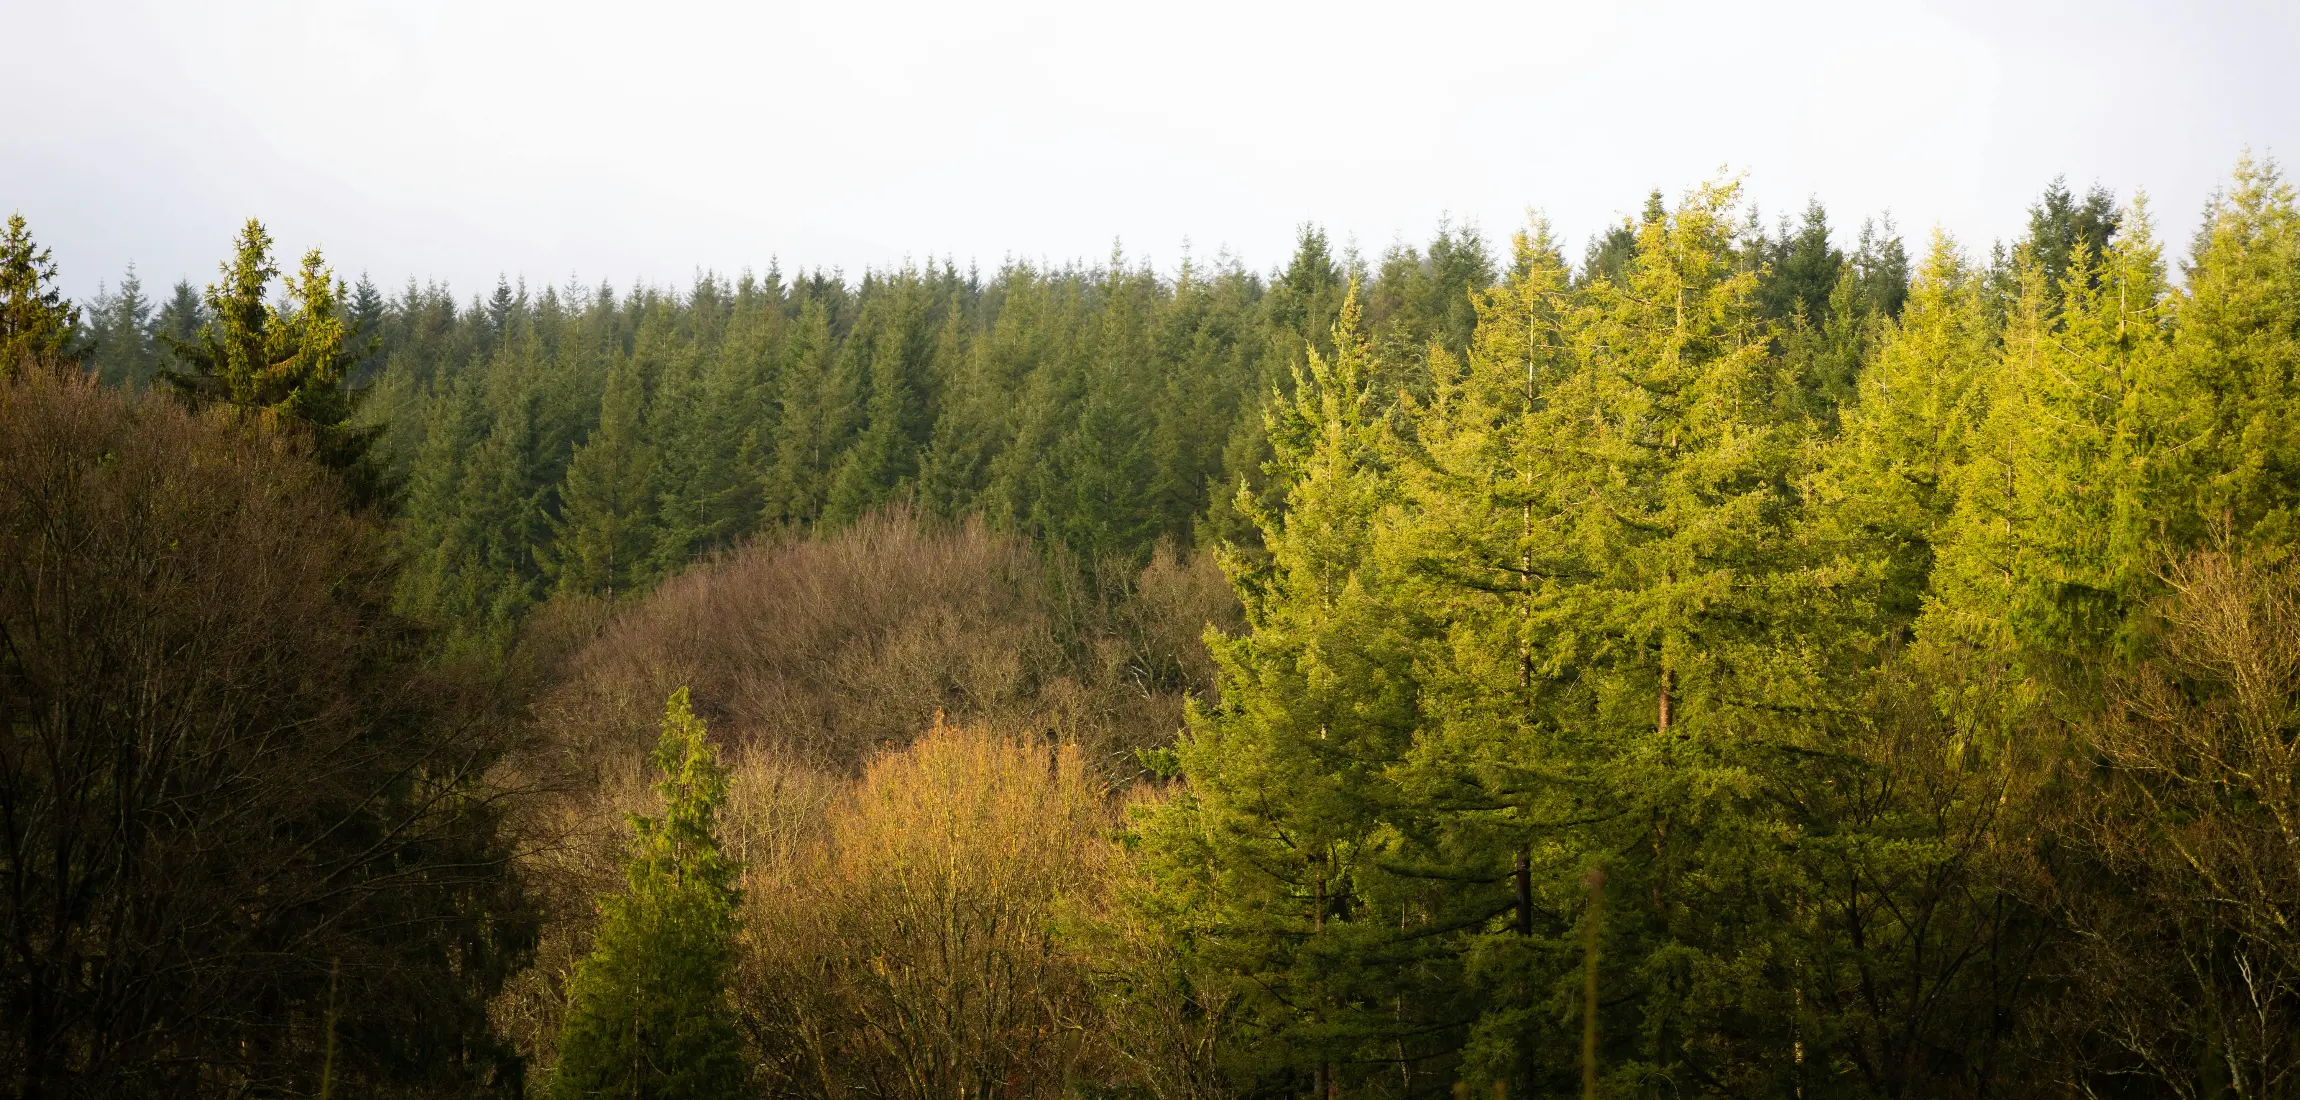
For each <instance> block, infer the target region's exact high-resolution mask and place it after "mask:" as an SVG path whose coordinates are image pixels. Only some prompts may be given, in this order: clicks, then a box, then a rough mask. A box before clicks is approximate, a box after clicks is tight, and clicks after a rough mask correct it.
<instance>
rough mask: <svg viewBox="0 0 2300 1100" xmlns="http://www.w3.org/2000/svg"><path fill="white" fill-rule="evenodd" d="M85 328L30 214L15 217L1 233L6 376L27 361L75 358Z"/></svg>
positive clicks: (0, 328)
mask: <svg viewBox="0 0 2300 1100" xmlns="http://www.w3.org/2000/svg"><path fill="white" fill-rule="evenodd" d="M79 327H80V307H78V306H75V305H73V304H71V303H70V302H67V301H65V300H64V292H63V291H61V290H58V289H56V262H55V261H54V260H52V259H50V258H49V255H48V250H47V249H45V248H41V247H39V246H38V245H37V244H35V243H33V241H32V233H31V230H30V229H28V228H26V227H25V224H24V215H22V214H11V215H9V216H8V229H7V233H6V235H5V236H0V378H6V377H7V376H8V375H9V374H11V373H14V372H15V371H16V370H17V369H18V368H20V367H21V366H23V365H24V364H26V363H63V362H68V361H70V360H71V359H72V358H73V349H72V336H73V333H75V332H77V331H78V330H79Z"/></svg>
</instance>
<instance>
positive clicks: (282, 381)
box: [162, 218, 385, 502]
mask: <svg viewBox="0 0 2300 1100" xmlns="http://www.w3.org/2000/svg"><path fill="white" fill-rule="evenodd" d="M271 249H272V239H271V234H270V233H268V232H266V231H265V230H264V227H263V223H262V222H260V221H257V220H256V219H254V218H249V219H248V222H247V225H245V226H244V227H242V228H241V230H240V235H239V237H238V239H237V240H236V241H235V242H234V251H233V257H232V259H231V260H230V261H228V262H226V263H225V264H223V265H222V273H223V277H224V278H223V282H222V283H220V284H210V285H209V286H208V291H207V312H208V314H209V318H210V319H209V321H208V323H207V324H205V325H203V326H201V328H200V331H199V333H198V334H197V335H196V336H195V337H194V338H193V339H192V340H189V341H183V342H178V341H175V340H173V339H170V338H167V337H163V340H164V341H165V342H167V343H168V345H169V347H170V349H171V350H172V351H173V352H174V353H175V356H176V358H177V359H178V360H179V361H180V362H182V363H183V364H185V365H186V366H187V367H188V368H190V369H189V370H184V371H168V372H165V373H164V374H163V375H162V377H163V378H165V379H166V380H167V381H168V382H169V383H170V384H171V385H173V386H175V387H176V389H177V390H178V392H180V393H182V394H183V395H184V396H186V397H187V398H189V399H191V400H195V401H220V402H224V403H227V404H230V405H232V406H235V407H237V408H241V409H245V410H249V411H251V412H254V413H256V414H257V415H259V416H261V417H263V418H264V419H265V420H266V421H267V422H269V423H273V424H280V425H284V426H292V427H294V428H296V429H297V430H302V431H307V432H309V433H310V435H311V438H312V440H313V442H314V444H315V446H316V448H317V451H318V454H319V457H320V460H321V461H322V462H323V463H325V464H326V465H328V466H329V467H330V468H332V469H335V470H337V471H339V472H342V473H343V474H344V475H345V477H346V479H347V481H349V482H350V484H351V487H352V489H353V493H354V498H355V499H356V500H360V501H362V502H371V501H375V500H377V499H379V498H380V497H381V495H382V494H383V492H384V490H385V487H384V485H383V483H382V481H381V479H380V477H379V476H378V472H377V471H376V470H375V469H374V468H373V467H372V466H370V465H369V464H368V463H367V462H366V461H365V459H366V455H367V451H368V448H369V447H370V446H371V445H372V443H373V442H374V438H375V432H374V431H372V430H369V429H364V428H360V427H356V426H354V425H353V424H352V422H351V421H352V414H353V413H354V412H355V411H356V410H357V408H358V405H359V397H360V395H359V393H358V392H357V391H354V390H352V389H350V388H349V385H348V383H349V380H350V379H349V372H350V368H351V365H352V364H353V363H354V362H356V361H357V360H358V359H359V358H360V356H361V355H362V354H363V352H362V351H360V350H356V349H349V348H347V346H346V335H347V333H346V331H345V328H344V318H343V295H344V287H343V285H342V284H341V283H340V282H338V281H337V280H336V278H335V273H334V272H333V271H332V270H331V269H329V268H328V266H327V261H326V259H325V258H324V257H322V256H321V255H320V251H319V249H317V248H314V249H312V250H310V251H309V252H306V253H305V254H304V257H303V260H302V262H301V263H299V264H298V265H297V267H296V270H295V271H293V272H291V273H289V275H288V277H287V286H286V291H287V303H286V306H285V308H280V307H275V306H274V305H273V304H272V303H271V302H270V300H269V299H268V297H267V295H268V292H269V289H270V286H271V282H272V280H273V279H274V278H277V277H278V276H279V274H280V271H279V268H278V267H277V266H275V265H274V263H273V261H272V255H271Z"/></svg>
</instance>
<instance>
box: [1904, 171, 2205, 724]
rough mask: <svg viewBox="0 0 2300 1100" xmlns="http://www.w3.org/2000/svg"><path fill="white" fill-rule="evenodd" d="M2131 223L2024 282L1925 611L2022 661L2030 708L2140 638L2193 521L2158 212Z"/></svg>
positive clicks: (1938, 623) (1962, 636) (1937, 623)
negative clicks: (2172, 532) (2137, 620)
mask: <svg viewBox="0 0 2300 1100" xmlns="http://www.w3.org/2000/svg"><path fill="white" fill-rule="evenodd" d="M2117 220H2118V224H2119V230H2118V233H2117V235H2116V236H2115V237H2114V238H2111V239H2110V241H2109V243H2108V247H2107V249H2106V250H2105V251H2104V252H2102V253H2100V254H2099V255H2097V256H2096V255H2095V254H2094V253H2093V252H2092V250H2091V246H2090V245H2089V244H2088V243H2084V242H2082V241H2080V242H2078V243H2077V244H2076V245H2075V247H2074V248H2073V250H2072V252H2071V254H2070V258H2069V261H2068V268H2067V270H2066V273H2065V275H2064V277H2063V278H2062V279H2061V280H2060V282H2059V283H2057V284H2054V283H2051V282H2048V275H2049V273H2050V272H2049V268H2048V266H2047V265H2046V263H2045V262H2043V261H2042V260H2041V259H2032V260H2030V261H2029V262H2027V263H2025V264H2024V266H2023V267H2022V268H2021V273H2020V275H2021V278H2020V285H2021V296H2020V297H2019V299H2018V300H2017V301H2016V302H2015V303H2014V304H2013V306H2012V312H2011V316H2010V317H2009V318H2008V320H2007V322H2006V326H2005V332H2004V344H2003V351H2002V361H2001V365H2000V367H1999V369H1998V370H1997V371H1996V372H1995V375H1994V377H1993V379H1992V383H1993V390H1994V392H1992V393H1990V394H1989V395H1988V396H1987V401H1988V418H1987V420H1986V421H1985V422H1983V423H1982V424H1980V425H1978V427H1977V429H1976V431H1975V432H1974V433H1973V436H1972V444H1971V446H1972V458H1971V461H1969V462H1967V463H1966V464H1965V466H1964V467H1963V468H1962V469H1961V470H1959V471H1958V474H1957V487H1956V492H1957V497H1956V510H1955V513H1954V515H1953V517H1952V519H1951V521H1950V523H1949V525H1948V526H1947V528H1946V530H1945V532H1944V537H1943V539H1942V540H1941V544H1940V546H1939V548H1938V549H1939V562H1940V566H1939V568H1938V569H1937V570H1936V572H1935V578H1936V579H1935V586H1936V598H1935V599H1934V600H1933V602H1932V603H1931V605H1930V606H1929V607H1928V609H1927V613H1926V619H1927V620H1928V623H1927V626H1926V627H1925V628H1924V629H1926V630H1927V631H1928V632H1929V633H1930V634H1931V635H1932V636H1933V637H1934V639H1935V640H1936V641H1937V642H1939V643H1941V644H1952V645H1958V646H1968V647H1973V648H1975V649H1977V650H1978V651H1979V652H1982V653H1988V654H1999V655H2003V656H2005V657H2008V658H2011V659H2014V660H2015V665H2016V667H2017V668H2018V669H2019V670H2020V671H2019V673H2018V675H2019V676H2020V677H2021V679H2020V683H2021V684H2023V685H2025V686H2024V689H2023V690H2024V692H2026V693H2027V694H2026V695H2025V698H2027V699H2029V700H2031V701H2034V700H2038V699H2041V698H2043V696H2042V695H2039V694H2036V693H2039V692H2049V691H2050V690H2051V688H2052V686H2053V683H2052V682H2053V681H2054V679H2055V678H2056V677H2058V676H2060V675H2063V674H2067V673H2071V672H2073V671H2075V668H2076V666H2077V665H2078V664H2081V663H2084V662H2086V661H2088V660H2089V659H2090V658H2091V657H2092V656H2093V655H2095V654H2097V653H2099V652H2100V651H2101V650H2102V648H2103V647H2106V646H2111V645H2115V644H2119V643H2120V642H2122V641H2127V640H2129V638H2128V637H2127V636H2126V635H2125V633H2124V631H2125V625H2126V620H2127V617H2128V615H2129V614H2130V612H2131V611H2132V610H2133V609H2134V608H2136V607H2137V606H2139V604H2140V602H2142V601H2145V600H2146V599H2147V598H2149V596H2150V595H2151V594H2152V593H2153V592H2154V591H2155V583H2156V582H2155V580H2154V577H2155V575H2156V572H2157V570H2158V568H2159V566H2160V565H2161V564H2162V555H2163V551H2164V549H2165V548H2166V545H2167V543H2166V537H2167V534H2168V532H2167V530H2166V526H2165V525H2167V524H2171V523H2175V522H2177V520H2178V517H2179V516H2181V515H2182V514H2184V513H2185V514H2188V515H2193V512H2191V511H2189V509H2188V508H2187V507H2186V504H2187V501H2186V500H2184V499H2183V497H2187V496H2188V494H2189V491H2190V490H2189V489H2187V488H2186V487H2184V486H2183V485H2182V484H2181V481H2182V480H2184V479H2183V478H2182V477H2181V476H2180V474H2179V466H2178V462H2177V456H2179V455H2180V453H2181V452H2183V451H2184V450H2186V449H2187V444H2186V443H2185V441H2184V440H2185V437H2187V436H2188V435H2189V434H2190V433H2191V432H2192V431H2193V430H2194V429H2188V428H2183V427H2182V426H2181V425H2180V419H2181V418H2180V416H2179V415H2178V413H2179V410H2180V407H2181V406H2182V405H2183V404H2184V403H2185V401H2186V400H2187V397H2186V394H2185V393H2184V390H2185V389H2186V385H2185V382H2184V381H2183V379H2182V378H2181V377H2180V376H2179V373H2178V371H2177V370H2176V369H2175V364H2174V363H2173V360H2172V356H2171V354H2170V336H2171V332H2170V329H2169V327H2168V324H2167V322H2168V320H2169V315H2168V311H2166V310H2165V309H2164V305H2165V301H2166V297H2167V294H2168V288H2167V286H2166V284H2165V280H2164V272H2163V264H2162V260H2161V257H2160V254H2159V252H2158V249H2157V246H2156V243H2155V241H2154V239H2153V238H2152V237H2151V236H2150V234H2149V227H2148V222H2147V218H2146V213H2145V210H2144V209H2143V208H2140V207H2137V206H2136V207H2133V208H2130V209H2128V210H2126V211H2125V212H2123V213H2122V214H2120V215H2119V216H2118V219H2117ZM2016 709H2017V708H2016Z"/></svg>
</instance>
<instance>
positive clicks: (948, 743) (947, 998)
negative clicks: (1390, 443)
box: [738, 721, 1113, 1100]
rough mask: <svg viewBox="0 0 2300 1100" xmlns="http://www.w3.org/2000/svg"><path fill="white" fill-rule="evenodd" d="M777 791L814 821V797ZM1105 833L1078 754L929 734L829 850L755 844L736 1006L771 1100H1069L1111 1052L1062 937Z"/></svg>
mask: <svg viewBox="0 0 2300 1100" xmlns="http://www.w3.org/2000/svg"><path fill="white" fill-rule="evenodd" d="M753 782H754V783H755V784H757V783H760V781H759V780H754V781H753ZM768 782H772V783H773V784H774V785H775V786H776V788H777V789H778V790H781V791H784V792H794V791H795V792H798V794H797V798H798V800H799V801H800V802H801V803H802V805H803V806H809V807H811V805H812V802H813V799H814V798H815V797H816V795H817V792H819V788H809V787H806V786H805V785H803V784H800V785H792V784H789V783H787V782H783V781H781V780H779V779H777V780H771V781H768ZM762 785H763V784H762ZM786 797H788V795H786ZM771 816H772V815H761V814H758V813H756V812H754V813H752V814H751V815H749V816H748V818H747V824H748V826H749V827H751V828H757V827H759V826H760V824H762V823H763V822H765V821H767V820H768V819H769V818H770V817H771ZM803 817H804V809H801V810H800V811H799V812H797V813H792V814H789V815H788V819H789V820H790V821H792V822H793V823H796V822H797V821H799V820H800V819H802V818H803ZM1112 822H1113V817H1112V812H1111V804H1110V802H1109V800H1108V798H1107V797H1106V789H1105V787H1104V785H1103V783H1102V782H1101V781H1099V780H1097V779H1096V778H1094V776H1093V775H1092V773H1091V771H1090V769H1089V768H1088V767H1087V765H1086V762H1085V760H1084V759H1083V757H1082V755H1081V754H1080V752H1079V751H1078V748H1077V746H1076V745H1075V744H1067V743H1065V744H1061V745H1052V744H1047V743H1045V742H1043V741H1041V740H1039V739H1038V738H1036V737H1032V736H1020V737H1017V736H1005V735H1000V734H996V733H991V732H988V731H985V730H981V729H965V728H959V727H954V726H950V725H946V724H944V723H942V722H939V721H938V722H936V723H935V725H934V726H933V728H932V730H931V731H930V732H929V733H928V734H927V735H926V736H924V737H922V738H920V739H919V740H918V741H917V742H916V743H914V744H912V745H911V746H910V747H909V748H907V749H904V750H900V751H895V752H890V753H887V754H884V755H882V756H879V757H878V758H876V759H875V760H873V761H872V762H871V763H870V765H869V767H868V769H867V770H866V771H865V773H864V776H863V778H862V780H861V781H860V782H859V783H856V784H854V785H853V786H852V787H851V788H850V789H849V790H847V791H845V792H843V793H842V794H841V795H840V796H839V797H838V798H837V799H836V800H835V801H834V802H833V803H832V804H831V805H830V806H829V812H828V814H827V818H826V819H825V825H824V827H823V829H822V830H821V831H820V833H819V834H817V835H815V836H814V837H812V838H807V837H805V836H804V833H803V827H802V828H798V829H792V830H789V831H787V832H778V831H777V830H775V829H773V828H769V829H767V830H766V834H767V835H765V836H761V837H754V838H751V839H750V840H748V841H747V843H748V844H749V845H750V846H751V849H752V850H753V851H754V852H755V853H757V854H758V855H760V856H764V857H766V858H763V859H760V860H758V861H757V862H755V863H754V864H753V865H752V867H751V869H750V872H749V875H748V876H747V878H746V880H745V887H744V889H745V911H744V937H745V944H744V946H745V949H744V952H743V958H744V964H743V978H742V982H741V989H740V990H739V993H738V998H739V1001H740V1003H741V1006H742V1008H743V1010H744V1012H745V1015H746V1019H747V1021H748V1023H749V1025H750V1027H751V1030H752V1032H753V1037H754V1039H755V1041H756V1043H757V1045H758V1049H759V1051H760V1053H761V1054H762V1056H763V1057H764V1059H765V1062H766V1065H767V1067H768V1071H769V1077H770V1080H771V1082H772V1084H773V1086H774V1088H775V1090H776V1091H780V1092H792V1093H799V1094H804V1095H809V1096H818V1097H825V1098H829V1097H846V1096H850V1095H851V1094H853V1093H858V1092H859V1093H862V1094H864V1095H867V1096H873V1097H890V1098H892V1097H903V1098H911V1100H929V1098H936V1100H939V1098H942V1097H951V1096H989V1095H1002V1096H1013V1097H1024V1096H1052V1095H1058V1094H1060V1093H1062V1092H1063V1091H1064V1090H1065V1088H1066V1087H1067V1086H1069V1085H1070V1084H1071V1083H1072V1082H1073V1080H1074V1078H1076V1077H1077V1076H1078V1075H1079V1073H1080V1071H1081V1069H1082V1068H1084V1067H1085V1066H1086V1065H1087V1063H1088V1062H1089V1061H1090V1060H1091V1059H1092V1058H1094V1057H1095V1055H1096V1052H1097V1051H1098V1050H1099V1048H1100V1044H1099V1041H1098V1039H1099V1028H1097V1027H1095V1026H1094V1018H1095V998H1094V990H1093V987H1092V983H1091V981H1090V975H1089V972H1088V969H1087V966H1086V964H1085V962H1084V960H1083V959H1081V958H1080V957H1079V956H1078V955H1077V954H1076V953H1075V952H1073V951H1072V950H1070V949H1069V948H1068V947H1066V946H1065V944H1064V942H1063V940H1062V938H1061V937H1060V936H1059V934H1058V932H1057V925H1058V919H1059V916H1060V914H1061V911H1062V908H1063V906H1064V905H1065V904H1066V903H1080V904H1084V905H1086V906H1088V907H1099V903H1100V900H1101V899H1100V895H1101V892H1102V891H1103V889H1104V885H1105V882H1106V879H1107V874H1106V865H1107V863H1108V857H1109V855H1110V854H1111V848H1110V845H1109V842H1108V841H1107V839H1106V838H1105V836H1104V833H1105V832H1106V831H1107V829H1108V828H1109V826H1110V825H1111V824H1112Z"/></svg>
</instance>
